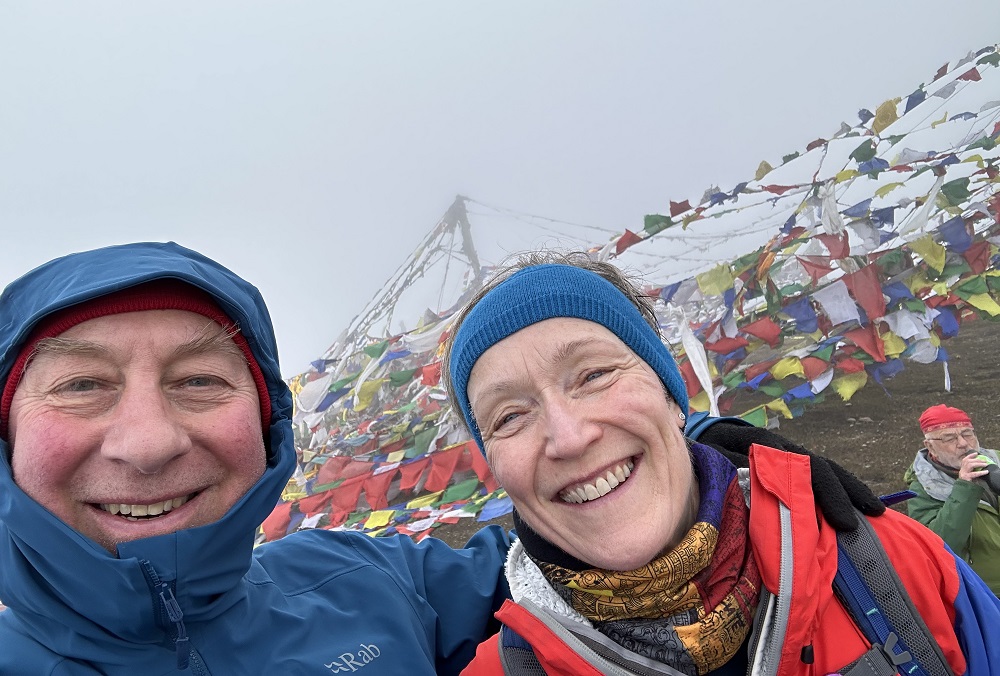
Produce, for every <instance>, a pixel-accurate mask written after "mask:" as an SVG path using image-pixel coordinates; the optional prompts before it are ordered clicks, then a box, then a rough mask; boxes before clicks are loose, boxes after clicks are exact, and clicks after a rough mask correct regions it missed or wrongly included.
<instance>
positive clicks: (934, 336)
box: [927, 331, 941, 347]
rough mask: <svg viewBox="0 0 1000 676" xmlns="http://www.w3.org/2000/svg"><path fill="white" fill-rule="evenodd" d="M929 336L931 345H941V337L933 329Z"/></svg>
mask: <svg viewBox="0 0 1000 676" xmlns="http://www.w3.org/2000/svg"><path fill="white" fill-rule="evenodd" d="M927 338H928V340H930V341H931V345H933V346H934V347H941V337H940V336H939V335H938V334H936V333H934V332H933V331H931V335H930V336H928V337H927Z"/></svg>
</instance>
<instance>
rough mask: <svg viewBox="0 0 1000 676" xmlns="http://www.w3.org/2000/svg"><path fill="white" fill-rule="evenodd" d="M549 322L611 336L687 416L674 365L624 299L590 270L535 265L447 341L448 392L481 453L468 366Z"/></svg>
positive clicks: (487, 299) (495, 293) (492, 295)
mask: <svg viewBox="0 0 1000 676" xmlns="http://www.w3.org/2000/svg"><path fill="white" fill-rule="evenodd" d="M553 317H575V318H577V319H586V320H589V321H592V322H595V323H597V324H600V325H601V326H603V327H605V328H606V329H608V330H609V331H611V332H612V333H613V334H615V335H616V336H618V338H619V339H620V340H621V341H622V342H623V343H625V344H626V345H628V346H629V348H631V349H632V351H633V352H635V353H636V354H637V355H639V357H640V358H641V359H642V360H643V361H644V362H646V363H647V364H649V366H650V368H652V369H653V370H654V371H655V372H656V374H657V375H658V376H659V377H660V381H661V382H662V383H663V385H664V387H666V388H667V392H668V393H669V394H670V396H671V397H672V398H673V400H674V401H675V402H677V405H678V406H679V407H680V409H681V411H682V412H684V413H685V414H686V413H687V412H688V396H687V388H686V387H685V385H684V379H683V378H682V377H681V372H680V370H678V368H677V362H675V361H674V357H673V355H672V354H670V350H668V349H667V347H666V346H665V345H664V344H663V343H662V342H661V341H660V338H659V336H657V335H656V331H654V330H653V329H652V328H651V327H650V326H649V324H647V323H646V320H645V319H644V318H643V315H642V313H641V312H640V311H639V309H638V308H636V307H635V305H633V304H632V302H631V301H630V300H629V299H628V297H626V296H625V294H623V293H622V292H621V291H619V290H618V289H617V288H615V286H614V284H612V283H611V282H609V281H607V280H606V279H604V278H603V277H601V276H600V275H598V274H597V273H595V272H591V271H590V270H584V269H583V268H577V267H573V266H571V265H561V264H545V265H534V266H531V267H528V268H524V269H522V270H518V271H517V272H515V273H514V274H512V275H511V276H510V277H508V278H507V279H505V280H504V281H502V282H500V283H499V284H498V285H497V286H496V287H494V288H493V289H492V290H490V291H489V292H488V293H487V294H486V295H485V296H483V298H482V300H480V301H479V303H477V304H476V305H475V307H473V308H472V310H470V311H469V314H468V315H466V317H465V320H464V321H463V322H462V325H461V326H460V327H459V328H458V333H456V334H455V339H454V341H453V342H452V347H451V354H450V356H449V360H448V369H449V375H450V377H451V387H452V388H453V390H454V394H455V398H456V399H458V402H459V405H460V406H461V408H462V416H463V417H464V418H465V424H466V425H467V426H468V428H469V430H471V431H472V434H473V436H474V437H475V439H476V443H477V444H478V445H479V450H480V451H482V452H483V453H484V454H485V453H486V449H485V447H484V446H483V438H482V436H481V435H480V433H479V427H478V426H477V425H476V423H475V420H474V419H473V417H472V408H471V406H470V404H469V395H468V391H467V388H468V384H469V374H470V373H471V372H472V367H473V366H475V364H476V361H477V360H478V359H479V358H480V357H481V356H483V353H484V352H486V350H488V349H490V348H491V347H493V346H494V345H496V344H497V343H499V342H500V341H501V340H503V339H504V338H506V337H507V336H510V335H511V334H514V333H516V332H517V331H520V330H521V329H523V328H525V327H527V326H531V325H532V324H537V323H538V322H541V321H545V320H546V319H552V318H553Z"/></svg>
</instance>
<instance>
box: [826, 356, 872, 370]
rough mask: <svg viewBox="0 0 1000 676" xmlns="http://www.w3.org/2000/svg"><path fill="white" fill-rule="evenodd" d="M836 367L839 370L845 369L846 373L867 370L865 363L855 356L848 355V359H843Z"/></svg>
mask: <svg viewBox="0 0 1000 676" xmlns="http://www.w3.org/2000/svg"><path fill="white" fill-rule="evenodd" d="M834 368H836V369H837V370H838V371H843V372H844V373H857V372H858V371H864V370H865V363H864V362H863V361H861V360H859V359H855V358H854V357H848V358H847V359H841V360H840V361H838V362H837V363H836V364H834Z"/></svg>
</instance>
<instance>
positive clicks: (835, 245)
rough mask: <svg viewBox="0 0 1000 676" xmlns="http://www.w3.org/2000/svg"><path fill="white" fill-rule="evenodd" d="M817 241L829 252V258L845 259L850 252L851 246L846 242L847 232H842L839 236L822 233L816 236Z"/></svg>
mask: <svg viewBox="0 0 1000 676" xmlns="http://www.w3.org/2000/svg"><path fill="white" fill-rule="evenodd" d="M816 237H817V239H819V241H821V242H823V244H824V245H826V248H827V249H829V250H830V258H832V259H834V260H836V259H838V258H847V255H848V254H849V253H850V252H851V245H850V244H848V242H847V232H846V231H845V232H842V233H840V234H839V235H830V234H827V233H823V234H820V235H816Z"/></svg>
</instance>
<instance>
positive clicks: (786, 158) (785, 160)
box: [781, 152, 799, 164]
mask: <svg viewBox="0 0 1000 676" xmlns="http://www.w3.org/2000/svg"><path fill="white" fill-rule="evenodd" d="M798 156H799V153H798V152H794V153H789V154H787V155H785V156H783V157H782V158H781V163H782V164H787V163H789V162H791V161H792V160H794V159H795V158H796V157H798Z"/></svg>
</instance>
